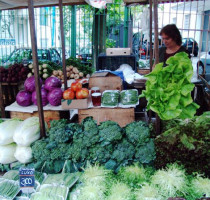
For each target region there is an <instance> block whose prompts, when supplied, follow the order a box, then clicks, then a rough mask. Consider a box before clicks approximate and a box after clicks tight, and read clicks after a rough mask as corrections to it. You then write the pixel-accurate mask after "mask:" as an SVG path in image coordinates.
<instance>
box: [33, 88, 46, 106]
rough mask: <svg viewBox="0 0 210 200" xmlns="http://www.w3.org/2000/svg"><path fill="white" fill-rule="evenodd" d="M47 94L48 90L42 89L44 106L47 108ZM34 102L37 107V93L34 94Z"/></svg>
mask: <svg viewBox="0 0 210 200" xmlns="http://www.w3.org/2000/svg"><path fill="white" fill-rule="evenodd" d="M47 93H48V92H47V90H45V89H44V88H41V96H42V106H46V105H47V104H48V100H47ZM32 102H33V103H34V104H35V105H37V98H36V91H34V92H33V93H32Z"/></svg>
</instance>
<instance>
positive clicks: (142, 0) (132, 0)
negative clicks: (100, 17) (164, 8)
mask: <svg viewBox="0 0 210 200" xmlns="http://www.w3.org/2000/svg"><path fill="white" fill-rule="evenodd" d="M123 1H124V3H125V4H126V5H132V4H142V5H144V4H149V0H123ZM192 1H203V0H158V3H176V2H192Z"/></svg>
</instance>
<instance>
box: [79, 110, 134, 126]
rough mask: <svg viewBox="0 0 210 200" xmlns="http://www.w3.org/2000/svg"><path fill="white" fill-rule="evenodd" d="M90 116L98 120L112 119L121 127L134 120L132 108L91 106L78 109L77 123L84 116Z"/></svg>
mask: <svg viewBox="0 0 210 200" xmlns="http://www.w3.org/2000/svg"><path fill="white" fill-rule="evenodd" d="M89 116H92V117H93V119H94V120H96V121H97V122H98V124H99V123H100V122H103V121H107V120H112V121H115V122H117V123H118V124H119V125H120V126H121V127H124V126H126V125H127V124H128V123H131V122H133V121H134V120H135V114H134V108H91V109H84V110H78V117H79V123H81V122H82V120H83V119H84V118H86V117H89Z"/></svg>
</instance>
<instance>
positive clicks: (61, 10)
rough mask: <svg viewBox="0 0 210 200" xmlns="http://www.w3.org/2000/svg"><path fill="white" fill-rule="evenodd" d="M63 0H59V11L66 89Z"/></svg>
mask: <svg viewBox="0 0 210 200" xmlns="http://www.w3.org/2000/svg"><path fill="white" fill-rule="evenodd" d="M62 4H63V3H62V0H59V11H60V28H61V46H62V65H63V75H64V89H65V90H66V89H67V76H66V55H65V37H64V28H63V5H62Z"/></svg>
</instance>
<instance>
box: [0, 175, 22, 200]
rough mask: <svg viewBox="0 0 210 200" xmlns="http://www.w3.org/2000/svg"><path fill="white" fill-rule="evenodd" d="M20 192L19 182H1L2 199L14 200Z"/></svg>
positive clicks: (0, 196) (0, 197)
mask: <svg viewBox="0 0 210 200" xmlns="http://www.w3.org/2000/svg"><path fill="white" fill-rule="evenodd" d="M19 191H20V186H19V182H18V181H13V180H7V179H4V180H2V181H1V182H0V199H8V200H9V199H11V200H12V199H14V198H15V196H16V195H17V194H18V192H19Z"/></svg>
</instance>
